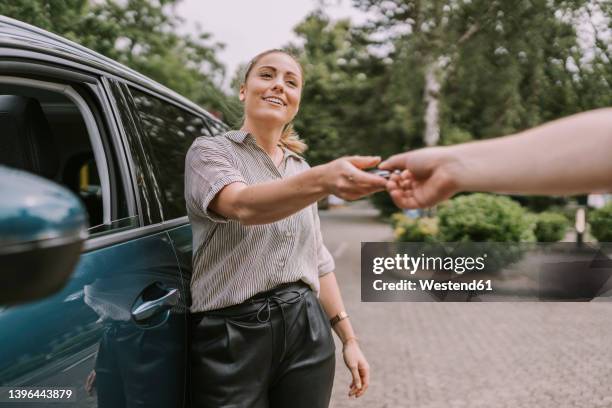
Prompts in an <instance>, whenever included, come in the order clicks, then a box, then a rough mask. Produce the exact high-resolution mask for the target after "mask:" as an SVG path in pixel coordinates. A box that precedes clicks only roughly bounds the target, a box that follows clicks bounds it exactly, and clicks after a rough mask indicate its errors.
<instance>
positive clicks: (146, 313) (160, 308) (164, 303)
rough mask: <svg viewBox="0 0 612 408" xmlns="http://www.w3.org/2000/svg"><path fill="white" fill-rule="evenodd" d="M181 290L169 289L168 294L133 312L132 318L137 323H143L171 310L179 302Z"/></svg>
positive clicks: (147, 302) (142, 305)
mask: <svg viewBox="0 0 612 408" xmlns="http://www.w3.org/2000/svg"><path fill="white" fill-rule="evenodd" d="M179 296H180V294H179V290H178V289H169V290H168V293H166V294H165V295H164V296H162V297H160V298H159V299H155V300H149V301H146V302H144V303H142V304H141V305H139V306H138V307H136V308H134V309H133V310H132V318H133V319H134V320H136V321H137V322H142V321H144V320H147V319H149V318H150V317H152V316H155V315H156V314H158V313H161V312H165V311H166V310H168V309H171V308H172V307H173V306H176V304H177V303H178V301H179Z"/></svg>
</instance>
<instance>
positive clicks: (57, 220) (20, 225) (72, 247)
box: [0, 166, 87, 305]
mask: <svg viewBox="0 0 612 408" xmlns="http://www.w3.org/2000/svg"><path fill="white" fill-rule="evenodd" d="M0 191H2V199H0V305H11V304H16V303H22V302H27V301H32V300H36V299H40V298H42V297H44V296H47V295H50V294H52V293H55V292H57V291H58V290H59V289H61V288H62V287H63V286H64V285H65V283H66V281H67V280H68V278H69V277H70V275H71V273H72V271H73V269H74V267H75V265H76V263H77V261H78V259H79V256H80V253H81V249H82V245H83V241H84V240H85V238H87V212H86V210H85V209H84V207H83V205H82V204H81V201H80V200H79V198H78V197H77V196H76V195H74V194H73V193H72V192H70V191H69V190H67V189H66V188H64V187H62V186H60V185H59V184H56V183H54V182H52V181H50V180H47V179H44V178H42V177H39V176H36V175H34V174H32V173H27V172H25V171H21V170H16V169H12V168H9V167H5V166H0Z"/></svg>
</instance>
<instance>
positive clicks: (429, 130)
mask: <svg viewBox="0 0 612 408" xmlns="http://www.w3.org/2000/svg"><path fill="white" fill-rule="evenodd" d="M439 65H440V64H439V61H438V60H437V59H436V60H433V61H431V62H430V63H429V64H427V66H426V67H425V92H424V100H425V133H424V135H423V141H424V142H425V145H426V146H435V145H437V144H438V141H439V140H440V108H439V105H440V86H441V85H440V82H441V67H440V66H439Z"/></svg>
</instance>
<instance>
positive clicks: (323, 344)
mask: <svg viewBox="0 0 612 408" xmlns="http://www.w3.org/2000/svg"><path fill="white" fill-rule="evenodd" d="M191 340H192V344H191V369H192V370H191V396H192V406H193V407H194V408H196V407H197V408H216V407H224V408H230V407H231V408H238V407H241V408H242V407H245V408H268V407H271V408H281V407H282V408H301V407H304V408H322V407H327V406H328V405H329V400H330V396H331V389H332V385H333V379H334V370H335V347H334V341H333V338H332V334H331V329H330V326H329V322H328V319H327V316H326V315H325V313H324V311H323V309H322V307H321V305H320V304H319V300H318V299H317V298H316V296H315V295H314V294H313V292H312V291H311V290H310V288H309V287H308V286H307V285H305V284H304V283H293V284H289V285H282V286H280V287H278V288H276V289H274V290H273V291H269V292H265V293H261V294H258V295H256V296H255V297H253V298H251V299H249V300H247V301H246V302H244V303H242V304H240V305H236V306H230V307H228V308H224V309H219V310H215V311H211V312H204V313H195V314H193V315H192V338H191Z"/></svg>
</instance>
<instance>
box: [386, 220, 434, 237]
mask: <svg viewBox="0 0 612 408" xmlns="http://www.w3.org/2000/svg"><path fill="white" fill-rule="evenodd" d="M391 221H392V222H393V225H394V228H393V235H394V236H395V240H396V241H399V242H436V241H437V239H436V237H437V234H438V219H437V218H429V217H421V218H416V219H414V218H409V217H406V216H405V215H404V214H402V213H396V214H393V215H392V216H391Z"/></svg>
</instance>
